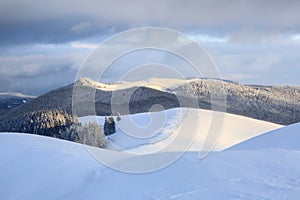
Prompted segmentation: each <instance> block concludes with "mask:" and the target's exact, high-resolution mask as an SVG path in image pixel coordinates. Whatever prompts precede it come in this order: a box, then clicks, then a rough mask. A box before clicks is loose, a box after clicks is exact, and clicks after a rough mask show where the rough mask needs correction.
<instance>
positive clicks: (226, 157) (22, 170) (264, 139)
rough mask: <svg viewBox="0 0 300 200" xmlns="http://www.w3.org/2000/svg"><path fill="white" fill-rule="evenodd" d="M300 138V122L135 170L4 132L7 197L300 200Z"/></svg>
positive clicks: (1, 169)
mask: <svg viewBox="0 0 300 200" xmlns="http://www.w3.org/2000/svg"><path fill="white" fill-rule="evenodd" d="M237 123H238V122H237ZM244 123H246V121H245V122H244ZM239 125H240V126H242V125H241V124H239ZM224 126H226V125H224ZM236 126H238V125H236ZM252 128H253V129H255V128H256V127H252ZM224 130H226V129H225V128H224ZM232 130H233V129H232ZM247 130H249V131H250V128H248V129H247ZM251 130H252V129H251ZM243 132H245V134H246V130H245V129H243ZM243 132H241V134H242V133H243ZM236 133H237V132H236ZM228 134H229V133H228ZM120 135H121V134H120ZM225 136H226V135H224V134H223V135H222V137H225ZM170 137H171V136H170ZM120 138H121V137H120ZM168 138H169V137H167V139H168ZM116 139H117V136H116V137H115V138H113V140H116ZM123 139H124V138H123ZM299 139H300V124H295V125H292V126H288V127H284V128H281V129H278V130H275V131H272V132H270V133H266V134H263V135H261V136H257V137H255V138H253V139H250V140H248V141H245V142H243V143H241V144H238V145H236V146H234V147H232V148H229V149H228V150H225V151H218V152H213V153H211V154H210V155H209V156H208V157H206V158H205V159H202V160H201V159H199V158H198V152H195V151H192V150H190V151H188V152H186V153H185V154H184V155H183V156H182V157H181V158H180V159H179V160H178V161H176V162H175V163H173V164H172V165H170V166H168V167H166V168H164V169H162V170H159V171H156V172H153V173H145V174H128V173H122V172H118V171H115V170H112V169H110V168H108V167H106V166H104V165H102V164H101V163H99V162H97V161H96V160H95V159H94V158H93V157H92V156H91V155H90V154H89V153H88V151H87V150H86V148H85V147H84V146H83V145H80V144H77V143H72V142H68V141H63V140H57V139H54V138H48V137H42V136H37V135H27V134H13V133H1V134H0V149H1V151H0V158H1V163H0V180H1V187H0V199H31V200H35V199H36V200H38V199H45V200H46V199H61V200H65V199H66V200H68V199H69V200H76V199H78V200H81V199H88V200H89V199H95V200H96V199H117V200H119V199H130V200H140V199H185V200H186V199H195V200H199V199H217V200H219V199H222V200H223V199H230V200H231V199H249V200H250V199H251V200H252V199H298V197H299V196H300V189H299V188H300V168H299V166H298V165H299V162H300V146H299V145H297V142H296V141H299ZM126 140H127V139H126ZM155 140H156V139H155ZM123 141H125V139H124V140H123ZM128 141H129V140H128ZM236 141H237V140H235V142H233V144H234V143H236ZM158 143H159V142H158ZM154 144H157V143H154ZM289 144H291V145H289ZM143 146H145V144H143ZM152 146H155V145H153V144H152ZM223 147H224V146H223V145H222V148H223ZM138 148H139V147H138ZM98 151H99V152H105V153H109V152H113V150H103V149H99V150H98ZM168 153H169V154H172V153H174V152H168Z"/></svg>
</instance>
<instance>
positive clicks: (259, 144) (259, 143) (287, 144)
mask: <svg viewBox="0 0 300 200" xmlns="http://www.w3.org/2000/svg"><path fill="white" fill-rule="evenodd" d="M259 149H284V150H291V151H292V150H294V151H300V123H297V124H292V125H290V126H287V127H285V128H282V129H278V130H274V131H271V132H269V133H266V134H264V135H259V136H257V137H254V138H252V139H250V140H247V141H245V142H243V143H241V144H238V145H236V146H233V147H232V148H230V150H259Z"/></svg>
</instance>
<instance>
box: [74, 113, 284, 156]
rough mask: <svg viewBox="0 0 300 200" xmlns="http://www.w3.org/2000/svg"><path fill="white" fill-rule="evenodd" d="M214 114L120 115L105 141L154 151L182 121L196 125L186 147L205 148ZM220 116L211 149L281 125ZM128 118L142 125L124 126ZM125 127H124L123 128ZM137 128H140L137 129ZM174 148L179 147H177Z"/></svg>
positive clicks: (187, 134) (173, 135)
mask: <svg viewBox="0 0 300 200" xmlns="http://www.w3.org/2000/svg"><path fill="white" fill-rule="evenodd" d="M215 113H217V112H215ZM187 114H189V115H190V116H192V117H190V118H192V119H199V124H198V126H197V122H196V121H195V120H189V119H190V118H189V119H187V118H185V116H186V115H187ZM217 114H218V113H217ZM219 114H220V113H219ZM221 114H222V113H221ZM213 115H214V112H213V111H209V110H201V109H187V108H177V109H170V110H167V111H162V112H154V113H141V114H135V115H131V116H122V118H123V119H122V120H121V121H120V122H117V132H116V133H115V134H113V135H112V136H110V138H111V141H110V142H109V143H108V148H110V149H133V150H134V151H155V150H156V149H157V148H162V147H164V146H167V145H169V144H170V143H171V142H172V141H173V140H174V138H176V137H177V136H178V132H179V131H178V129H179V127H180V126H182V125H183V124H184V126H186V127H195V126H197V129H196V130H195V131H196V134H195V138H194V141H193V143H192V144H191V146H190V148H189V149H188V150H189V151H200V150H208V149H203V148H204V147H203V144H204V142H205V140H206V136H207V135H208V133H209V129H210V128H211V127H210V126H211V120H212V118H213ZM221 117H224V122H223V124H222V125H223V129H222V130H221V133H220V137H219V139H218V141H217V143H216V146H215V148H214V150H216V151H220V150H224V149H226V148H229V147H231V146H233V145H235V144H238V143H240V142H242V141H245V140H248V139H250V138H252V137H255V136H257V135H261V134H262V133H265V132H268V131H271V130H274V129H278V128H281V127H283V126H281V125H278V124H273V123H269V122H265V121H260V120H256V119H252V118H248V117H243V116H239V115H233V114H228V113H225V114H224V115H222V116H221ZM160 118H161V119H164V120H165V122H164V123H162V124H159V122H155V121H153V120H154V119H160ZM129 120H132V122H133V123H134V124H135V127H136V126H138V127H141V128H138V129H135V127H132V128H128V125H127V126H126V124H128V123H129ZM151 120H152V121H151ZM80 121H81V122H82V123H87V122H91V121H98V122H99V123H100V124H102V125H103V124H104V117H95V116H88V117H81V118H80ZM162 121H163V120H162ZM124 123H125V125H124ZM151 123H153V124H155V123H156V124H155V125H153V126H156V127H158V126H157V125H160V126H159V128H160V129H158V130H155V129H153V128H152V127H151V126H149V127H147V125H149V124H151ZM118 126H119V128H118ZM124 127H125V129H126V130H124V129H122V128H124ZM143 127H145V129H143ZM156 127H154V128H156ZM149 129H150V131H149ZM137 131H140V132H138V133H137ZM155 131H156V132H155ZM191 131H192V129H191V128H190V129H187V130H185V131H184V132H183V133H181V134H184V135H185V137H183V138H182V139H183V140H191V141H192V139H191V138H193V137H194V133H193V132H191ZM153 132H155V133H156V134H155V135H151V137H148V136H150V134H153ZM132 133H134V135H130V134H132ZM150 144H151V145H150ZM173 150H174V151H180V149H173Z"/></svg>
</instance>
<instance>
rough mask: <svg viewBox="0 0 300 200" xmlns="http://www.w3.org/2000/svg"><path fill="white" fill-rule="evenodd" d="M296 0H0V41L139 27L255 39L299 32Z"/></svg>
mask: <svg viewBox="0 0 300 200" xmlns="http://www.w3.org/2000/svg"><path fill="white" fill-rule="evenodd" d="M299 6H300V2H299V1H297V0H287V1H282V0H252V1H219V0H210V1H204V0H203V1H202V0H200V1H199V0H192V1H189V2H185V1H181V0H165V1H158V0H154V1H140V0H130V1H117V0H112V1H83V0H66V1H58V0H54V1H43V3H40V1H35V0H31V1H21V0H17V1H9V0H4V1H1V2H0V30H1V32H0V44H2V45H5V44H18V43H28V42H41V43H60V42H66V41H72V40H76V39H82V38H86V37H90V36H92V35H97V34H112V32H114V31H116V29H117V31H118V30H124V29H126V28H132V27H141V26H163V27H169V28H175V29H178V30H182V31H186V32H189V31H191V32H202V33H208V34H214V35H222V36H224V35H225V36H228V37H229V38H231V40H232V41H235V42H240V41H244V40H246V41H247V40H250V41H256V40H260V38H263V39H268V37H271V38H272V37H274V36H276V35H278V34H293V33H295V32H299V31H300V20H299V19H300V12H299V11H298V8H299Z"/></svg>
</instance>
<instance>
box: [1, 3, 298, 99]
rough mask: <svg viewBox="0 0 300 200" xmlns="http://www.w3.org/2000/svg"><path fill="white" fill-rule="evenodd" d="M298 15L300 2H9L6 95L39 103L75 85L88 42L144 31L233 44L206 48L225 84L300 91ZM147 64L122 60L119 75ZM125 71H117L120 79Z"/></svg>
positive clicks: (4, 38)
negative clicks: (172, 32)
mask: <svg viewBox="0 0 300 200" xmlns="http://www.w3.org/2000/svg"><path fill="white" fill-rule="evenodd" d="M299 7H300V1H298V0H287V1H282V0H251V1H243V0H242V1H237V0H231V1H225V0H209V1H208V0H191V1H188V2H187V1H182V0H152V1H141V0H129V1H117V0H111V1H99V0H94V1H90V0H88V1H86V0H85V1H84V0H65V1H58V0H52V1H50V0H46V1H43V2H41V1H37V0H27V1H23V0H15V1H11V0H2V1H0V91H19V92H25V93H30V94H34V95H37V94H41V93H43V92H46V91H48V90H50V89H54V88H56V87H59V86H62V85H65V84H68V83H71V82H72V81H73V80H74V79H75V76H76V72H77V69H78V66H79V65H80V63H81V61H82V60H83V58H84V56H86V55H87V54H88V52H89V50H90V49H91V48H93V46H94V44H85V43H84V42H86V41H89V42H91V41H92V42H95V41H97V42H100V41H102V40H103V39H105V38H107V37H108V36H110V35H113V34H115V33H117V32H119V31H122V30H126V29H128V28H135V27H143V26H161V27H166V28H173V29H175V30H179V31H182V32H183V33H185V34H188V35H191V36H199V35H206V36H209V37H211V38H214V37H215V38H216V39H214V41H217V40H218V38H221V40H223V38H226V41H225V40H224V42H216V43H215V42H213V41H210V42H207V43H205V42H204V46H205V47H207V50H208V52H210V54H211V56H212V58H213V60H214V61H215V62H216V63H217V65H218V66H219V68H220V71H221V73H222V75H223V77H224V78H226V79H233V80H235V81H239V82H242V83H259V84H284V83H285V84H298V85H299V84H300V82H299V77H298V75H299V73H300V68H299V63H300V62H299V56H298V54H299V53H298V52H299V51H300V42H299V41H300V39H299V37H298V39H295V40H291V35H293V34H299V33H300V12H299V11H298V10H299ZM221 40H219V41H221ZM43 45H45V46H43ZM83 48H85V49H86V50H83ZM109 48H111V50H112V51H113V48H114V47H113V46H111V47H109ZM156 56H157V55H156ZM137 57H138V58H139V57H141V56H137ZM142 57H143V58H144V59H143V60H142V59H141V60H139V62H138V63H134V62H128V60H130V59H132V58H131V57H130V56H129V57H128V59H127V61H126V59H125V60H120V61H119V64H122V66H120V67H122V70H124V71H126V67H127V66H128V67H129V66H130V65H136V64H143V62H148V61H149V62H150V61H152V60H154V61H155V58H152V57H151V55H149V57H146V56H142ZM99 59H101V58H99ZM147 59H148V60H147ZM163 59H166V60H165V61H164V60H163ZM175 60H176V59H174V58H172V57H170V56H169V57H168V56H165V58H158V59H157V62H158V61H159V62H161V63H163V64H164V63H165V64H170V65H173V66H178V67H181V66H183V64H182V63H180V62H177V61H176V62H175ZM152 62H153V61H152ZM98 64H99V63H98ZM117 64H118V63H116V65H117ZM179 65H180V66H179ZM120 67H119V66H116V67H115V69H114V68H112V71H113V70H115V71H114V73H116V72H119V73H120V72H121V70H120Z"/></svg>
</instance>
